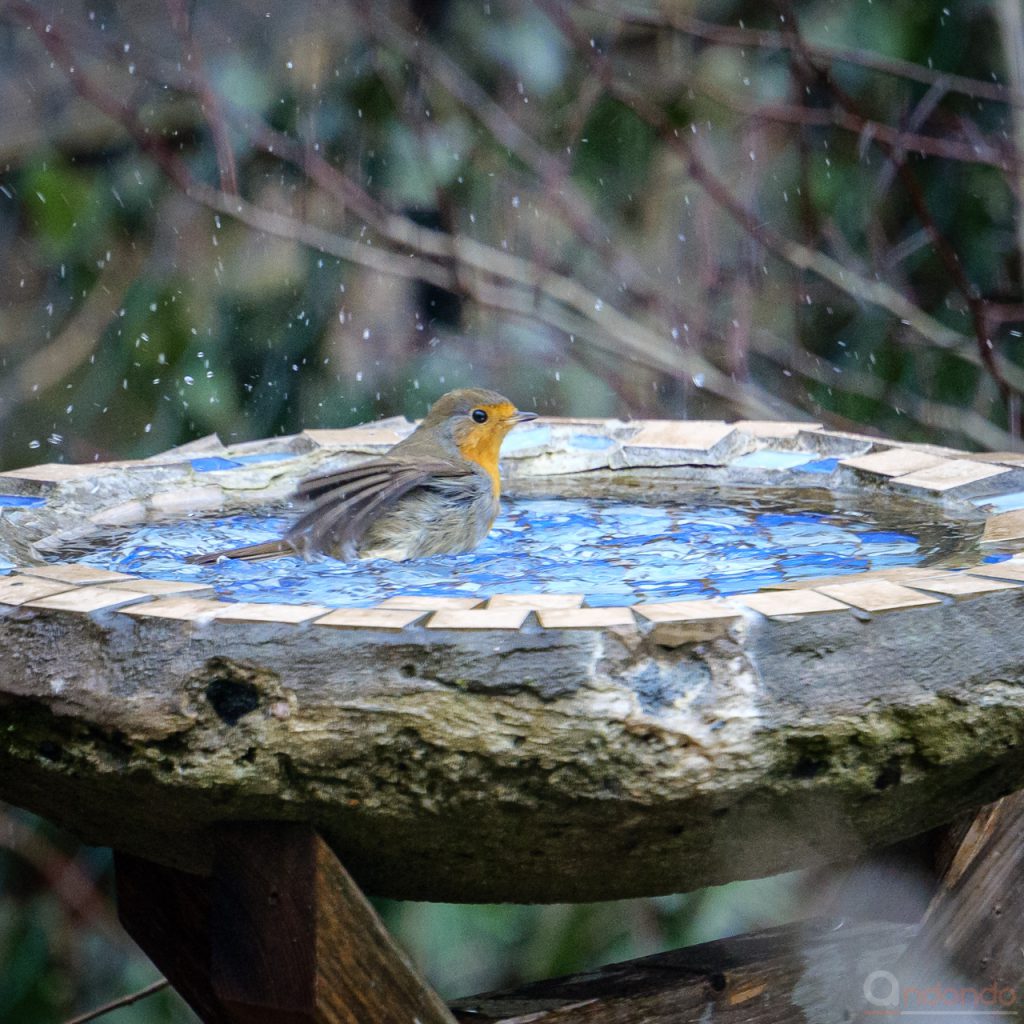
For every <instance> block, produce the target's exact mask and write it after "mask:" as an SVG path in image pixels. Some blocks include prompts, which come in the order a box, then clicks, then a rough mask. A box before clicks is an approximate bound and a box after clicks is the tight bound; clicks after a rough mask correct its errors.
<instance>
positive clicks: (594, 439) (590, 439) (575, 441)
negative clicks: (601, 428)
mask: <svg viewBox="0 0 1024 1024" xmlns="http://www.w3.org/2000/svg"><path fill="white" fill-rule="evenodd" d="M615 443H616V442H615V438H614V437H601V436H600V435H598V434H573V435H572V437H570V438H569V444H570V445H572V447H573V448H583V449H585V450H586V451H592V452H600V451H604V450H605V448H614V447H615Z"/></svg>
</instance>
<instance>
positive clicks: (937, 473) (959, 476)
mask: <svg viewBox="0 0 1024 1024" xmlns="http://www.w3.org/2000/svg"><path fill="white" fill-rule="evenodd" d="M1009 472H1010V470H1009V468H1007V467H1006V466H992V465H987V464H985V463H983V462H974V461H972V460H971V459H945V460H943V461H942V462H941V463H938V464H936V465H934V466H930V467H928V468H926V469H919V470H917V471H916V472H913V473H907V474H906V475H905V476H897V477H894V478H893V483H896V484H899V485H901V486H903V487H920V488H922V489H923V490H926V491H937V492H940V493H941V492H944V491H951V490H953V488H955V487H963V486H965V485H966V484H973V483H977V481H979V480H987V479H988V478H989V477H993V476H1000V475H1001V474H1003V473H1009Z"/></svg>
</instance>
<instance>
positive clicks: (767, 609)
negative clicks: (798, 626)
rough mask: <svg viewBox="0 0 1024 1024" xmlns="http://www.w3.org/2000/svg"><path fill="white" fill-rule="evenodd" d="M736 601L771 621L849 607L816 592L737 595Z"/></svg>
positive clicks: (795, 591) (789, 591)
mask: <svg viewBox="0 0 1024 1024" xmlns="http://www.w3.org/2000/svg"><path fill="white" fill-rule="evenodd" d="M734 600H736V601H739V602H740V603H741V604H744V605H746V606H747V607H748V608H752V609H753V610H754V611H755V612H760V613H761V614H762V615H767V616H768V618H769V619H779V618H784V617H786V616H789V615H823V614H825V613H827V612H848V611H849V610H850V608H849V606H848V605H845V604H843V603H842V602H840V601H836V600H834V599H833V598H831V597H828V596H827V595H825V594H821V593H819V592H817V591H815V590H773V591H761V592H759V593H757V594H737V595H736V597H735V598H734Z"/></svg>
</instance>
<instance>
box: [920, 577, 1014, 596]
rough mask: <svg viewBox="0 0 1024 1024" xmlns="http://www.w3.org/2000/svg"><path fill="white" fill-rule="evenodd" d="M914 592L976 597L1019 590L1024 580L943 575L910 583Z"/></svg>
mask: <svg viewBox="0 0 1024 1024" xmlns="http://www.w3.org/2000/svg"><path fill="white" fill-rule="evenodd" d="M907 586H909V587H913V588H914V590H929V591H933V592H934V593H936V594H945V595H946V596H947V597H956V598H964V597H976V596H978V595H979V594H991V593H993V592H994V591H997V590H1017V589H1019V588H1020V587H1022V586H1024V580H1021V581H1020V582H1015V583H1011V582H1010V581H1009V580H990V579H985V578H984V577H982V576H973V575H969V574H968V573H962V572H949V573H943V574H942V575H941V576H933V577H932V578H931V579H927V580H918V581H916V582H914V583H908V584H907Z"/></svg>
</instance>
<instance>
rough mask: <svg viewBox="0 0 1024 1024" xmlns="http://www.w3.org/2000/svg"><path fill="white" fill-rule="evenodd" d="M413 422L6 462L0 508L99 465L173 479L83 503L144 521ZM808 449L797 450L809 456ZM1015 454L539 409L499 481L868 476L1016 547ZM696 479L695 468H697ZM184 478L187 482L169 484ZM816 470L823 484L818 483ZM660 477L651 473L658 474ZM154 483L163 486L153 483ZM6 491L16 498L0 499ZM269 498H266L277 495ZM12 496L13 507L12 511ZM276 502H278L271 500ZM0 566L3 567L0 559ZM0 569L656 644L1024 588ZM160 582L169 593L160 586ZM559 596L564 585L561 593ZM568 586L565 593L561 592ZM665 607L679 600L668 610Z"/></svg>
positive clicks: (992, 577)
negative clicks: (458, 596) (679, 595)
mask: <svg viewBox="0 0 1024 1024" xmlns="http://www.w3.org/2000/svg"><path fill="white" fill-rule="evenodd" d="M413 428H414V424H413V423H411V422H409V421H408V420H405V419H403V418H401V417H398V418H391V419H386V420H380V421H377V422H374V423H368V424H363V425H359V426H354V427H345V428H340V429H337V430H319V429H318V430H307V431H304V432H303V433H301V434H296V435H293V436H291V437H278V438H267V439H264V440H262V441H250V442H244V443H241V444H237V445H227V446H226V445H224V444H223V443H222V442H221V441H220V440H219V438H216V437H215V436H212V437H209V438H202V439H200V440H198V441H195V442H192V443H190V444H188V445H183V446H180V447H178V448H173V449H170V450H169V451H167V452H163V453H161V454H158V455H155V456H150V457H149V458H146V459H139V460H134V461H121V462H116V463H91V464H85V465H73V464H62V463H55V464H48V465H42V466H34V467H26V468H24V469H16V470H10V471H7V472H3V473H0V509H2V508H7V509H12V510H14V511H16V512H17V511H23V510H32V509H36V508H39V507H40V506H41V505H42V504H44V503H45V501H46V495H47V494H49V493H51V492H54V491H58V490H59V489H60V488H62V487H74V486H80V485H82V484H83V483H84V484H88V482H89V481H90V480H94V479H95V478H98V477H102V476H104V475H105V474H108V473H112V472H118V473H129V474H130V473H133V472H141V473H146V474H152V473H160V472H163V473H170V474H171V475H172V476H173V475H174V473H175V472H177V476H176V477H175V478H174V481H173V484H174V485H173V486H166V487H165V488H164V489H163V490H160V489H157V490H154V491H152V492H151V493H147V494H146V495H145V497H134V498H131V499H129V500H124V499H123V498H122V497H118V498H117V500H116V501H114V502H113V503H112V504H108V505H104V504H103V503H102V502H101V503H98V506H97V507H96V508H95V509H93V510H92V512H91V514H90V515H89V517H88V518H89V521H90V522H91V523H92V524H94V525H128V524H131V523H133V522H139V521H145V519H146V518H147V517H148V516H150V515H152V514H157V515H167V514H182V513H186V512H202V511H213V510H215V509H218V508H221V507H223V505H224V504H225V503H226V498H227V496H228V495H229V493H234V492H233V491H232V488H231V483H232V475H233V474H237V473H239V472H240V471H245V472H247V473H250V474H251V473H254V472H256V473H260V472H262V473H264V474H266V481H268V482H269V481H272V480H273V479H274V477H275V475H276V474H279V473H280V472H281V470H282V468H283V467H284V466H285V465H286V464H287V463H288V462H289V461H292V460H295V459H299V458H301V457H303V456H310V455H311V454H312V455H313V456H314V457H315V456H317V455H319V454H321V453H323V454H324V455H325V457H330V458H334V457H336V456H339V455H344V454H353V455H372V454H378V453H380V452H381V451H383V450H385V449H386V448H388V447H390V446H391V445H392V444H394V443H395V442H396V441H397V440H399V439H401V437H403V436H405V435H406V434H407V433H409V432H410V431H411V430H412V429H413ZM804 455H806V459H803V458H802V456H804ZM1022 462H1024V457H1022V456H1021V454H1019V453H1013V452H983V453H971V452H963V451H958V450H956V449H951V448H943V447H939V446H935V445H924V444H914V443H907V442H899V441H894V440H890V439H886V438H879V437H872V436H869V435H863V434H853V433H847V432H843V431H833V430H827V429H825V428H823V427H822V426H821V424H818V423H813V422H801V421H783V420H780V421H773V420H757V421H753V420H741V421H738V422H734V423H727V422H725V421H718V420H700V421H695V420H634V421H621V420H606V419H587V418H558V417H545V418H540V419H538V420H536V421H535V422H534V423H533V424H531V426H530V427H529V428H524V429H522V430H519V431H516V432H515V433H514V434H512V435H510V437H509V439H508V441H507V442H506V446H505V448H504V449H503V452H502V466H503V471H504V472H505V474H506V477H507V478H508V479H509V480H510V481H511V482H512V483H513V484H514V483H515V482H516V481H517V480H528V479H531V478H534V479H536V478H543V477H564V476H572V475H573V474H575V473H580V472H587V473H590V472H592V471H593V470H595V469H604V470H609V471H611V472H612V473H613V474H614V473H615V472H616V471H620V470H625V471H628V472H629V473H630V474H632V475H635V474H636V473H637V472H640V473H643V472H644V471H647V472H651V473H652V474H653V472H654V471H657V470H664V469H670V468H677V469H680V468H686V469H692V470H693V471H694V474H695V475H694V478H693V479H694V480H700V479H702V478H703V477H704V475H710V476H711V479H709V480H708V481H707V482H710V483H734V484H735V483H741V484H745V485H747V484H756V485H761V486H768V487H783V486H789V487H794V488H798V487H801V486H802V487H808V486H814V487H822V486H829V485H831V486H833V487H838V486H844V487H846V486H851V485H852V486H865V485H870V486H873V487H875V488H876V489H881V490H883V491H885V490H888V491H890V492H891V493H893V494H899V495H902V496H904V497H907V496H910V497H912V498H915V499H920V500H922V501H926V502H930V503H932V504H936V503H938V504H939V505H942V504H945V505H947V506H948V505H949V504H950V503H958V504H959V506H960V507H961V508H963V509H964V510H965V511H968V510H972V509H973V510H977V513H978V514H980V515H981V516H982V517H983V532H982V538H981V542H982V544H996V543H1006V542H1014V541H1024V468H1022ZM698 474H699V475H698ZM182 475H184V476H185V477H186V479H185V480H184V481H183V480H182V479H180V478H181V477H182ZM823 478H827V480H828V482H829V483H828V484H823V483H822V479H823ZM654 479H657V477H655V476H653V475H652V480H654ZM158 482H162V481H158ZM6 490H10V491H11V493H10V494H5V493H4V492H5V491H6ZM275 497H276V495H275ZM5 499H7V500H8V501H7V504H6V505H5ZM265 500H266V501H267V502H268V503H269V502H270V501H272V500H274V498H273V497H271V496H270V495H269V494H268V495H267V496H266V497H265ZM0 571H3V570H0ZM6 571H7V573H8V574H7V575H0V607H6V608H10V609H26V610H27V611H28V612H30V613H32V614H49V615H78V616H82V615H85V616H92V615H97V614H108V613H109V614H114V615H119V616H125V617H126V618H130V619H131V620H134V621H135V622H136V623H144V622H153V621H154V620H164V621H170V622H178V623H189V624H192V625H197V624H206V625H214V624H215V625H216V626H220V627H224V628H232V629H246V628H255V629H259V628H265V627H267V626H268V625H273V626H277V627H281V628H288V629H317V628H333V629H344V630H350V631H355V632H357V633H365V634H368V635H378V634H381V633H395V632H402V631H405V630H414V629H418V630H422V631H423V632H424V634H425V635H426V634H427V631H430V632H431V633H433V634H435V635H436V634H437V633H443V634H447V633H455V634H460V633H461V634H467V635H468V634H477V635H478V634H479V633H480V632H481V631H484V632H495V633H498V634H501V633H505V634H507V633H509V632H517V631H521V630H529V631H533V632H539V631H548V630H553V631H554V630H557V631H562V630H567V629H568V630H572V629H577V630H606V631H611V632H621V631H623V630H626V631H630V632H644V633H647V632H649V633H650V634H651V636H652V638H653V640H654V641H655V642H656V643H660V644H664V645H666V646H678V645H679V644H682V643H694V642H702V641H706V640H709V639H713V638H714V637H716V636H721V635H723V634H725V633H727V632H729V631H732V630H737V629H742V628H743V627H744V624H745V623H750V622H752V621H757V622H762V623H772V622H788V621H793V620H801V619H804V618H807V617H813V618H814V619H819V618H820V617H822V616H831V617H834V616H849V615H856V616H857V617H858V618H861V619H863V618H871V617H874V616H876V615H880V614H885V615H888V614H892V613H895V612H906V613H912V612H916V613H919V612H920V611H921V610H926V609H929V608H932V609H934V608H936V607H947V606H950V605H953V604H955V603H956V602H958V601H961V600H968V599H976V598H981V597H985V596H986V595H998V594H1000V593H1007V592H1010V591H1014V590H1019V589H1022V588H1024V554H1020V555H1016V556H1010V557H1009V558H1007V559H1006V560H1003V561H1000V562H997V563H987V562H981V563H978V564H976V565H972V566H969V567H967V568H966V569H964V570H957V571H947V570H937V569H934V568H928V567H919V568H918V567H900V568H892V569H882V570H869V571H865V572H860V573H851V574H849V575H846V576H843V577H841V578H839V579H826V578H819V579H817V580H808V581H807V583H806V584H805V583H804V582H803V581H794V582H792V583H788V584H782V585H776V586H773V587H768V588H764V589H761V590H759V591H756V592H753V593H750V594H737V595H733V596H730V597H720V598H712V599H705V600H701V599H695V600H689V601H678V600H669V601H664V602H646V603H640V604H633V605H622V606H615V605H602V606H599V607H584V606H582V601H577V600H575V599H574V600H571V601H569V600H564V599H559V600H555V601H552V597H553V595H549V594H543V593H541V594H517V595H515V597H516V601H515V602H512V603H510V602H508V601H507V600H505V599H503V598H501V597H492V598H490V599H487V598H481V599H479V600H474V601H472V602H471V605H472V606H470V605H469V604H467V603H466V602H462V603H461V604H460V605H458V606H456V605H453V603H452V601H451V599H446V598H443V597H437V598H424V599H417V600H418V602H419V603H417V604H415V606H410V605H409V604H408V602H404V603H405V607H403V606H402V605H403V601H402V599H401V598H399V599H398V600H397V601H396V600H395V599H390V600H388V601H381V602H380V603H379V604H377V605H373V606H371V607H363V608H334V609H328V608H324V607H322V606H319V605H313V604H302V603H296V604H289V605H275V604H263V605H252V604H244V603H239V602H232V601H225V600H222V599H219V598H217V597H216V595H212V594H211V593H210V588H209V587H207V586H203V585H200V584H197V585H195V586H192V587H190V586H188V585H185V584H178V583H174V584H171V583H170V582H169V581H160V580H148V579H144V578H142V577H137V576H133V575H131V574H129V573H120V572H113V571H110V570H97V569H93V568H91V567H89V566H84V565H80V564H78V563H67V564H52V563H49V564H40V565H13V564H12V565H10V566H9V567H7V570H6ZM162 582H166V583H167V586H161V583H162ZM555 596H558V595H555ZM565 596H568V597H574V598H575V597H578V595H562V596H560V597H562V598H564V597H565ZM672 609H674V610H672Z"/></svg>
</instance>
